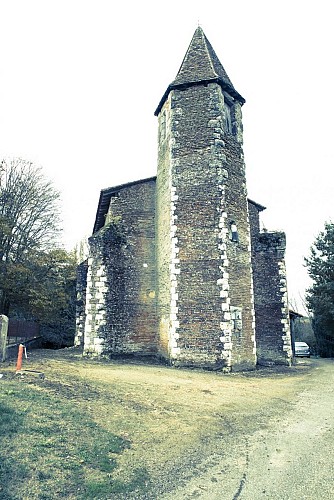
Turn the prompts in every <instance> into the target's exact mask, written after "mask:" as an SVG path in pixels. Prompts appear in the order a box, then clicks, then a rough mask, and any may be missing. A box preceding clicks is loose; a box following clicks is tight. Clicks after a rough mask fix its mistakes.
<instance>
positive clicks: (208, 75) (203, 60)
mask: <svg viewBox="0 0 334 500" xmlns="http://www.w3.org/2000/svg"><path fill="white" fill-rule="evenodd" d="M209 82H216V83H218V84H219V85H220V86H221V87H222V88H223V89H224V90H226V92H228V93H229V94H230V95H231V96H232V97H234V98H235V99H236V100H237V101H239V102H240V103H241V104H244V102H245V99H244V98H243V97H242V96H241V95H240V94H239V93H238V92H237V91H236V90H235V88H234V86H233V84H232V82H231V80H230V79H229V77H228V75H227V73H226V71H225V69H224V67H223V65H222V64H221V62H220V61H219V59H218V57H217V55H216V53H215V51H214V50H213V48H212V45H211V43H210V42H209V40H208V39H207V38H206V36H205V34H204V31H203V30H202V28H201V27H198V28H197V29H196V31H195V33H194V35H193V37H192V40H191V42H190V45H189V47H188V50H187V52H186V55H185V57H184V59H183V61H182V64H181V67H180V69H179V71H178V74H177V75H176V78H175V80H174V81H173V82H172V83H171V84H170V85H169V86H168V88H167V90H166V92H165V94H164V96H163V98H162V99H161V101H160V104H159V106H158V108H157V110H156V112H155V114H156V115H157V114H159V112H160V110H161V108H162V106H163V104H164V102H165V100H166V98H167V96H168V94H169V92H170V91H171V90H172V89H175V88H186V87H190V86H192V85H199V84H201V83H209Z"/></svg>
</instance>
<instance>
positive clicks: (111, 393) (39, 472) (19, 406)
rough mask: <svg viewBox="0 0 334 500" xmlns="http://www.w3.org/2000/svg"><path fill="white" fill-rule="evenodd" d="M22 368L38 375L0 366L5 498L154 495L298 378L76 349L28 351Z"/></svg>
mask: <svg viewBox="0 0 334 500" xmlns="http://www.w3.org/2000/svg"><path fill="white" fill-rule="evenodd" d="M23 369H26V370H28V369H29V370H39V371H41V372H43V374H44V375H45V378H39V377H38V376H37V375H36V374H35V373H34V372H27V373H25V374H23V375H22V376H20V375H16V374H15V362H14V361H13V362H6V363H2V364H1V365H0V373H2V374H3V377H2V378H1V379H0V442H1V444H0V499H3V500H12V499H13V500H14V499H17V500H37V499H38V500H43V499H55V498H67V499H101V500H106V499H113V498H115V499H121V498H148V499H152V498H158V496H159V495H158V494H157V492H159V491H164V492H166V491H169V489H172V481H171V480H170V478H171V477H173V476H174V475H175V474H176V473H178V472H177V471H180V470H182V469H184V470H188V471H189V473H190V474H191V473H195V469H196V466H197V464H198V463H200V460H201V457H204V456H205V454H209V453H212V451H213V450H215V452H217V453H219V452H223V451H222V450H224V446H226V445H227V443H228V440H229V438H230V437H231V436H234V435H235V434H236V433H240V434H242V433H248V432H252V429H255V428H258V427H259V426H261V425H263V426H265V425H266V415H267V413H266V412H267V409H268V408H269V407H270V405H271V404H272V402H273V401H275V404H276V405H280V404H282V405H286V404H288V402H289V401H290V399H291V398H292V397H293V394H294V393H295V391H296V385H297V380H298V378H299V377H304V376H305V374H303V373H300V372H298V373H297V372H294V371H293V370H292V371H290V372H288V371H287V370H286V369H285V370H282V372H281V373H276V374H274V375H273V374H272V373H271V375H270V376H269V377H266V376H263V373H262V374H261V373H259V372H255V373H252V374H233V375H222V374H220V373H212V372H204V371H200V370H181V369H174V368H169V367H165V366H161V365H147V364H143V363H130V362H115V361H114V362H97V361H92V360H86V359H82V357H81V356H80V353H77V352H76V351H75V350H74V349H66V350H62V351H42V350H40V351H32V352H31V353H30V356H29V359H28V360H26V361H24V364H23ZM191 471H192V472H191ZM159 488H160V489H159ZM171 498H172V496H171Z"/></svg>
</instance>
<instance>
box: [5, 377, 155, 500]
mask: <svg viewBox="0 0 334 500" xmlns="http://www.w3.org/2000/svg"><path fill="white" fill-rule="evenodd" d="M45 389H46V390H45ZM45 389H44V388H43V387H42V388H41V387H39V386H37V387H34V385H33V384H27V383H23V382H22V381H21V380H19V379H16V380H12V381H6V385H5V390H2V391H1V394H0V415H1V418H0V435H1V436H2V443H1V447H0V485H1V486H0V498H1V499H3V500H12V499H13V500H14V499H15V500H16V499H17V500H23V499H29V500H33V499H38V500H42V499H54V498H65V497H66V498H83V499H85V498H87V499H92V498H98V499H105V498H113V495H114V496H115V498H117V497H120V496H121V495H124V497H125V496H126V495H127V494H129V493H131V491H133V490H139V491H140V489H141V488H142V486H143V485H144V484H145V482H146V481H147V473H146V471H145V470H140V468H139V469H138V470H137V471H135V472H134V474H133V479H132V480H131V481H129V482H122V481H120V480H119V479H117V480H116V479H113V472H114V470H115V469H116V468H117V460H118V457H119V456H120V455H121V454H122V453H123V451H124V450H125V449H127V448H129V447H130V446H131V443H130V442H129V440H127V439H125V438H124V437H121V436H119V435H117V433H111V432H108V431H106V430H105V429H103V428H102V427H101V426H99V425H98V424H97V423H96V422H95V421H94V420H93V419H92V417H91V416H90V414H89V411H84V410H83V409H82V408H79V407H78V406H77V405H76V404H75V403H73V401H72V400H71V399H69V400H68V399H66V398H63V397H60V396H59V395H58V394H57V395H55V394H53V393H52V392H51V391H48V390H47V387H46V388H45Z"/></svg>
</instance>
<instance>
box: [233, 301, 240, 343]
mask: <svg viewBox="0 0 334 500" xmlns="http://www.w3.org/2000/svg"><path fill="white" fill-rule="evenodd" d="M231 328H232V335H234V336H236V337H240V336H241V333H242V308H241V307H233V306H231Z"/></svg>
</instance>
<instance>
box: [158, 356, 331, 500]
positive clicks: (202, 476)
mask: <svg viewBox="0 0 334 500" xmlns="http://www.w3.org/2000/svg"><path fill="white" fill-rule="evenodd" d="M298 362H299V363H311V364H312V365H313V369H312V371H311V375H310V376H309V377H307V378H306V379H304V380H303V381H302V383H301V387H300V391H298V395H297V398H296V399H295V400H294V401H293V402H291V406H290V409H289V410H288V411H287V412H286V411H285V412H284V414H283V415H279V416H278V415H277V411H276V412H275V405H273V414H272V416H270V417H269V419H268V427H266V428H265V429H263V428H262V429H260V430H258V431H256V432H254V433H253V434H252V435H248V436H236V438H235V441H234V443H233V445H232V447H231V448H230V450H229V452H228V453H226V454H225V455H223V456H219V455H217V456H215V455H212V456H211V457H209V458H208V459H207V460H206V462H205V463H204V464H203V466H202V467H201V470H200V472H199V473H198V474H196V477H194V478H192V479H190V480H187V481H186V482H184V483H183V485H182V486H180V487H178V488H176V489H175V490H174V491H173V492H170V493H169V494H167V495H166V496H163V497H161V498H164V499H166V500H167V499H170V500H171V499H173V500H190V499H194V498H199V499H203V500H216V499H217V500H260V499H270V500H281V499H284V500H304V499H308V500H318V499H319V500H320V499H326V500H331V499H334V481H333V480H334V360H332V359H329V360H325V359H311V360H306V359H305V360H304V359H303V360H299V361H298Z"/></svg>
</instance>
